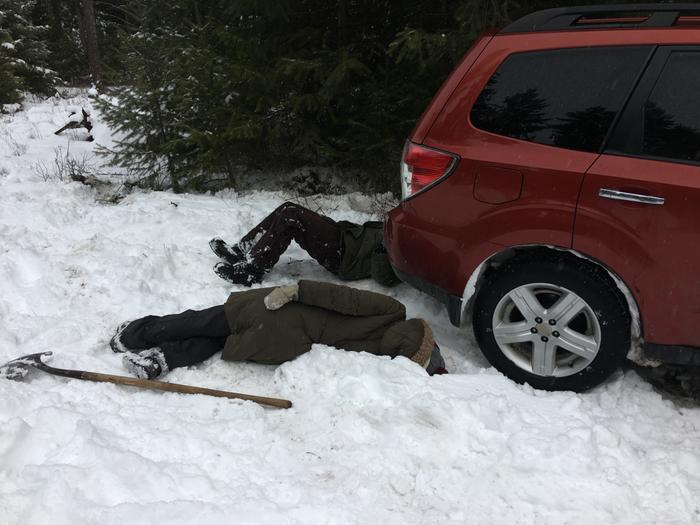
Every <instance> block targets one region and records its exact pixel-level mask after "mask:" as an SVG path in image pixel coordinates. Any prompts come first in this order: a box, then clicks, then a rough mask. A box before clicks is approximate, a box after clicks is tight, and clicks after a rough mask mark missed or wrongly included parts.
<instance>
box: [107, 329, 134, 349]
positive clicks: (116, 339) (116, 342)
mask: <svg viewBox="0 0 700 525" xmlns="http://www.w3.org/2000/svg"><path fill="white" fill-rule="evenodd" d="M130 324H131V321H125V322H123V323H122V324H120V325H119V328H117V331H116V332H114V335H113V336H112V339H110V340H109V347H110V348H111V349H112V352H115V353H117V354H121V353H124V352H126V351H128V350H129V348H128V347H127V346H126V345H125V344H124V343H123V342H122V339H121V337H122V332H124V330H125V329H126V327H127V326H129V325H130Z"/></svg>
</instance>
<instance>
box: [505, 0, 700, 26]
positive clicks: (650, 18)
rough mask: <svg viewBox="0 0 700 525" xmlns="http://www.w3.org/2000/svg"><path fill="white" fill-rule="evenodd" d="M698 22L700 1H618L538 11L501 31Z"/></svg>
mask: <svg viewBox="0 0 700 525" xmlns="http://www.w3.org/2000/svg"><path fill="white" fill-rule="evenodd" d="M676 24H677V25H684V26H685V25H700V3H693V4H674V3H671V4H617V5H591V6H579V7H560V8H555V9H545V10H543V11H537V12H535V13H532V14H529V15H527V16H524V17H522V18H520V19H519V20H516V21H515V22H513V23H511V24H510V25H508V26H506V27H505V28H503V29H502V30H501V33H529V32H533V31H556V30H562V29H569V30H571V29H601V28H615V27H671V26H673V25H676Z"/></svg>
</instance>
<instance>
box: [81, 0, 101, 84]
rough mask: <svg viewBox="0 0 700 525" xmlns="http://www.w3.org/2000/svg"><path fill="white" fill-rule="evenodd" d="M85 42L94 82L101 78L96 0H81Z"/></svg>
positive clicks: (89, 67) (82, 27)
mask: <svg viewBox="0 0 700 525" xmlns="http://www.w3.org/2000/svg"><path fill="white" fill-rule="evenodd" d="M81 4H82V19H83V23H82V24H80V26H81V29H82V30H83V42H84V43H85V51H86V53H87V59H88V69H89V71H90V76H91V77H92V80H93V82H96V81H98V80H100V73H101V71H100V49H99V47H98V45H97V23H96V21H95V2H94V0H81Z"/></svg>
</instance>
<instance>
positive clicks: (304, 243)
mask: <svg viewBox="0 0 700 525" xmlns="http://www.w3.org/2000/svg"><path fill="white" fill-rule="evenodd" d="M340 237H341V230H340V227H339V226H338V224H337V223H336V222H335V221H334V220H333V219H330V218H329V217H325V216H323V215H320V214H318V213H316V212H313V211H311V210H307V209H306V208H304V207H303V206H299V205H298V204H294V203H292V202H285V203H284V204H282V205H281V206H280V207H278V208H277V209H276V210H275V211H273V212H272V213H271V214H270V215H268V216H267V217H266V218H265V219H264V220H263V221H262V222H261V223H260V224H258V225H257V226H256V227H255V228H253V229H252V230H251V231H250V232H249V233H248V234H247V235H246V236H245V237H243V238H242V239H241V240H240V242H239V243H238V245H239V247H240V248H241V249H242V250H243V251H244V252H246V253H247V256H248V260H249V261H250V262H251V263H252V264H253V265H255V266H256V267H257V268H258V269H260V270H261V271H263V272H268V271H270V270H271V269H272V267H273V266H274V265H275V264H276V263H277V261H279V258H280V256H281V255H282V254H283V253H284V252H285V250H286V249H287V248H288V247H289V244H290V243H291V242H292V241H293V240H294V241H296V243H297V244H298V245H299V246H301V248H303V249H304V250H306V251H307V252H308V254H309V255H310V256H311V257H313V258H314V259H316V261H318V263H319V264H320V265H321V266H323V267H324V268H326V269H327V270H328V271H330V272H332V273H336V272H337V271H338V268H340Z"/></svg>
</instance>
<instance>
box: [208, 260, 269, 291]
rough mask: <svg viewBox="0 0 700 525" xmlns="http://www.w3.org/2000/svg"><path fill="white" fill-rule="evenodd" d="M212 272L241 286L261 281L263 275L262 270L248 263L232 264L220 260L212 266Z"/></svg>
mask: <svg viewBox="0 0 700 525" xmlns="http://www.w3.org/2000/svg"><path fill="white" fill-rule="evenodd" d="M214 273H216V275H218V276H219V277H221V278H222V279H223V280H224V281H228V282H230V283H231V284H242V285H243V286H250V285H251V284H255V283H259V282H262V280H263V276H264V275H265V272H264V271H262V270H260V268H258V267H257V266H255V265H254V264H250V263H240V264H233V265H232V264H228V263H224V262H220V263H217V264H216V266H214Z"/></svg>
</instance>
